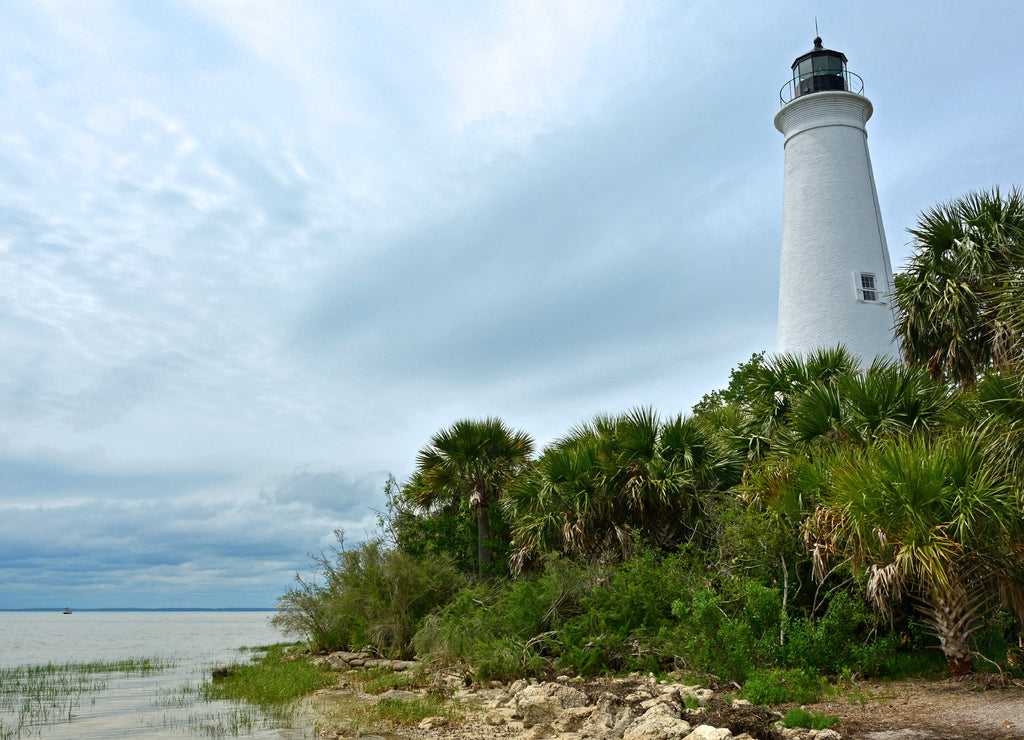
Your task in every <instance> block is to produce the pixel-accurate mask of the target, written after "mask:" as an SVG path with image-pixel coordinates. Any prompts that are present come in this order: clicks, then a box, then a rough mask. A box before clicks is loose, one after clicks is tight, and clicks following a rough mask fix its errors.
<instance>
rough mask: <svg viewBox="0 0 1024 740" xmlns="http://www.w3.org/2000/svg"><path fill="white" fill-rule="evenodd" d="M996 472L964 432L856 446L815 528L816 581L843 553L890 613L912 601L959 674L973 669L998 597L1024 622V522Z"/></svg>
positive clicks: (837, 472) (840, 466)
mask: <svg viewBox="0 0 1024 740" xmlns="http://www.w3.org/2000/svg"><path fill="white" fill-rule="evenodd" d="M993 471H994V466H993V464H992V460H991V458H990V456H989V455H987V454H986V447H985V443H984V440H982V439H981V438H980V437H979V436H978V435H976V434H972V433H971V432H967V431H962V432H959V433H956V434H953V435H950V436H946V437H944V438H941V439H939V440H938V441H934V440H929V439H927V438H926V437H925V436H924V435H914V436H913V437H900V438H895V439H886V440H883V441H882V442H880V443H878V444H877V445H874V446H872V447H868V448H853V447H851V448H848V452H847V454H846V455H845V457H844V458H843V459H841V460H840V461H839V462H837V463H836V464H835V465H834V467H833V470H832V481H831V483H830V484H829V485H828V487H827V491H826V493H825V501H824V504H823V505H822V506H821V507H819V509H818V510H817V512H816V514H815V517H814V519H813V521H812V522H811V523H810V524H809V526H808V532H809V534H810V535H811V536H812V538H813V540H814V547H813V555H814V561H815V576H816V577H817V578H818V579H819V581H820V580H821V579H822V578H823V574H824V572H825V560H826V558H827V556H828V555H829V554H838V555H840V556H843V557H846V558H848V559H849V560H850V561H851V562H852V564H853V565H854V566H855V567H856V568H857V569H858V570H866V572H867V576H868V581H867V587H868V596H869V597H870V598H871V599H872V601H874V603H875V604H876V605H877V606H879V607H880V608H882V609H883V610H884V609H887V608H888V605H889V604H890V602H891V601H892V600H896V599H899V598H901V597H902V596H903V595H905V594H911V595H913V596H915V597H916V598H917V600H918V601H919V602H920V604H921V607H920V608H921V611H922V612H923V613H924V614H925V617H926V619H927V622H928V624H929V625H930V627H931V629H932V630H933V632H934V633H935V634H936V635H937V636H938V638H939V643H940V647H941V649H942V651H943V653H944V655H945V656H946V660H947V666H948V669H949V672H950V674H952V675H957V674H962V673H964V672H967V671H969V670H970V669H971V657H972V655H973V653H972V651H971V647H970V644H971V643H970V637H971V634H972V632H974V631H975V630H976V629H977V628H978V627H979V626H980V624H981V616H982V614H983V611H984V610H985V609H986V608H987V607H988V606H989V604H990V603H991V602H992V599H993V597H995V598H996V600H998V601H999V602H1000V603H1002V604H1003V605H1004V606H1006V607H1008V608H1010V609H1011V610H1012V611H1014V612H1015V613H1016V614H1017V615H1018V616H1019V617H1024V582H1022V581H1021V579H1020V573H1019V565H1018V563H1019V558H1020V553H1021V552H1022V548H1024V520H1022V516H1021V508H1020V502H1019V499H1018V496H1017V492H1016V491H1015V490H1014V488H1013V487H1012V486H1011V485H1009V483H1008V482H1007V481H1006V480H1005V478H1003V477H1001V476H1000V475H998V474H997V473H995V472H993Z"/></svg>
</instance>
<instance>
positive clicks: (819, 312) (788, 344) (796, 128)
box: [775, 92, 898, 364]
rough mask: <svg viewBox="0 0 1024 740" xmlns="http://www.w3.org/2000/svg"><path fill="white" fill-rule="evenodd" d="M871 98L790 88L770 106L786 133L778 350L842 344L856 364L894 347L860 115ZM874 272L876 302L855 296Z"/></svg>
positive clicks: (885, 264) (886, 269) (885, 263)
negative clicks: (787, 96)
mask: <svg viewBox="0 0 1024 740" xmlns="http://www.w3.org/2000/svg"><path fill="white" fill-rule="evenodd" d="M871 112H872V107H871V102H870V101H868V100H867V98H864V97H862V96H860V95H855V94H853V93H849V92H819V93H813V94H811V95H806V96H803V97H799V98H796V99H795V100H793V101H792V102H790V103H789V104H787V105H786V106H785V107H784V108H782V110H780V111H779V113H778V114H777V115H776V116H775V127H776V128H777V129H779V131H781V132H782V133H783V134H784V135H785V137H786V140H785V151H786V167H785V182H784V186H783V198H782V259H781V275H780V280H779V334H778V351H779V352H788V353H794V354H804V355H805V354H807V353H808V352H810V351H812V350H814V349H818V348H821V347H833V346H835V345H836V344H840V343H842V344H845V345H847V347H849V348H850V350H851V351H853V352H854V353H855V354H856V355H857V356H858V357H860V359H861V362H862V363H864V364H868V363H870V362H871V361H872V360H873V359H874V358H875V357H876V356H879V355H882V356H888V357H895V356H896V355H897V354H898V352H897V346H896V345H895V344H894V343H893V340H892V336H893V324H894V320H893V319H894V314H893V310H892V306H891V304H890V301H889V298H888V295H887V294H888V293H889V291H890V290H891V283H892V267H891V265H890V261H889V249H888V247H887V245H886V242H885V232H884V231H883V229H882V217H881V213H880V212H879V209H878V196H877V193H876V191H875V180H874V175H873V174H872V171H871V159H870V156H869V155H868V146H867V132H866V131H865V129H864V124H865V122H866V121H867V120H868V118H870V117H871ZM862 272H867V273H872V274H874V275H875V282H876V286H877V288H878V290H879V292H880V294H881V300H882V301H883V303H868V302H864V301H861V300H859V299H858V296H857V292H856V288H857V285H856V283H855V280H856V276H857V274H858V273H862Z"/></svg>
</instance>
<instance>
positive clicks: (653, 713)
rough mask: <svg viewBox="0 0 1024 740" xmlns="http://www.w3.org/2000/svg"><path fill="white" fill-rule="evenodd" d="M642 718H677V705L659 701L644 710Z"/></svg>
mask: <svg viewBox="0 0 1024 740" xmlns="http://www.w3.org/2000/svg"><path fill="white" fill-rule="evenodd" d="M643 716H644V719H647V718H650V719H654V718H655V717H671V718H672V719H679V706H678V705H676V704H669V703H668V702H659V703H657V704H655V705H654V706H652V707H651V708H650V709H648V710H647V711H646V712H644V715H643Z"/></svg>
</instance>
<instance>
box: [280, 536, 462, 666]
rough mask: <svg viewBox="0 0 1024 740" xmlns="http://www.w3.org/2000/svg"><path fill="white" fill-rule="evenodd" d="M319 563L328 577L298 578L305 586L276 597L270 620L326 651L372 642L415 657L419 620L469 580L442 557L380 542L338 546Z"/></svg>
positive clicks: (387, 652)
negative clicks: (425, 555)
mask: <svg viewBox="0 0 1024 740" xmlns="http://www.w3.org/2000/svg"><path fill="white" fill-rule="evenodd" d="M340 544H342V540H341V537H340V536H339V545H340ZM314 561H315V562H316V563H317V564H318V565H319V566H320V573H319V577H320V579H322V581H321V580H313V581H307V580H304V579H302V578H297V582H298V584H299V585H298V586H297V587H293V588H292V589H290V590H289V591H288V592H286V593H285V594H284V595H283V596H281V597H280V598H279V599H278V603H277V608H278V613H277V614H276V615H275V616H274V617H273V619H272V620H271V621H272V622H273V623H274V624H275V625H276V626H279V627H281V628H282V629H284V630H285V631H286V632H289V633H292V634H298V635H301V636H304V637H305V638H306V639H307V640H308V641H309V642H310V643H312V645H313V646H314V647H315V648H317V649H320V650H343V649H357V648H361V647H363V646H366V645H370V646H372V647H374V648H376V649H377V650H379V651H380V652H381V653H382V654H385V655H389V656H392V657H411V655H412V638H413V635H414V634H415V632H416V630H417V629H418V628H419V626H420V624H421V623H422V622H423V620H424V619H425V618H426V616H427V615H428V614H429V613H430V612H431V611H432V610H433V609H435V608H436V607H437V606H438V605H440V604H443V603H444V602H446V601H447V600H448V599H449V598H451V596H452V594H454V593H456V592H457V591H458V589H459V588H461V587H462V586H463V585H464V584H465V583H466V577H465V576H464V575H463V574H460V573H459V572H458V571H457V570H456V569H455V567H454V566H453V565H452V564H451V563H450V562H449V561H447V560H446V559H444V558H426V559H422V560H420V559H415V558H413V557H411V556H409V555H408V554H407V553H405V552H403V551H401V550H397V549H387V548H385V547H384V546H383V544H382V543H381V542H380V541H371V542H364V543H362V544H360V545H358V546H357V547H355V548H353V549H351V550H344V549H341V548H336V549H335V550H334V551H333V553H332V556H328V555H326V554H320V555H319V556H317V557H316V558H314Z"/></svg>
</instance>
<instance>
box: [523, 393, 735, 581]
mask: <svg viewBox="0 0 1024 740" xmlns="http://www.w3.org/2000/svg"><path fill="white" fill-rule="evenodd" d="M725 460H726V457H725V456H723V455H722V454H721V452H720V450H719V449H718V448H717V447H716V446H715V445H714V444H713V443H712V442H711V441H710V440H709V438H708V436H707V434H706V433H705V431H704V429H703V428H702V427H700V426H699V425H698V424H696V423H695V422H694V421H692V420H688V419H683V418H682V417H677V418H675V419H673V420H671V421H669V422H667V423H662V422H661V421H660V420H659V418H658V416H657V414H655V413H654V411H653V410H651V409H635V410H633V411H630V412H629V413H626V414H622V415H619V416H614V417H612V416H598V417H596V418H595V419H594V420H593V422H591V423H590V424H583V425H580V426H577V427H575V428H574V429H572V430H571V431H570V433H569V434H568V435H567V436H566V437H564V438H562V439H560V440H558V441H556V442H555V443H554V444H553V445H551V446H550V447H548V448H547V449H546V450H545V451H544V452H543V454H542V455H541V457H540V459H539V460H538V461H537V463H536V465H534V466H533V468H532V469H531V470H530V471H529V472H527V473H526V474H524V475H523V476H520V477H519V478H518V479H517V480H516V481H515V482H514V483H513V484H512V486H511V487H510V490H509V492H508V495H507V496H506V497H505V499H504V501H503V505H504V507H505V510H506V513H507V514H508V515H509V517H510V519H511V521H512V530H513V536H514V539H515V543H516V551H515V555H514V559H515V562H516V564H517V565H518V566H520V567H521V566H522V564H523V563H524V562H525V561H526V560H527V559H528V558H530V557H531V556H533V555H535V554H537V553H540V552H543V551H546V550H555V551H561V552H575V553H577V554H580V555H583V556H586V557H592V558H593V557H602V556H615V557H620V556H625V555H626V554H628V552H629V550H630V548H631V547H632V546H633V543H634V542H635V541H636V539H637V537H643V538H645V539H646V540H647V541H649V542H650V543H651V544H652V545H654V546H655V547H672V546H673V545H675V544H678V543H679V542H680V541H681V540H684V539H686V538H688V537H692V536H693V535H694V533H695V528H696V524H697V522H698V521H699V520H700V519H701V518H702V516H703V508H702V501H703V498H702V494H704V493H706V492H707V491H709V490H712V489H714V488H716V487H718V488H721V487H725V486H727V485H729V484H731V483H732V482H734V481H732V480H728V481H726V478H727V477H728V476H729V475H730V474H732V475H734V477H735V478H736V479H738V470H737V469H735V467H734V466H729V465H728V464H726V462H725Z"/></svg>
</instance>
